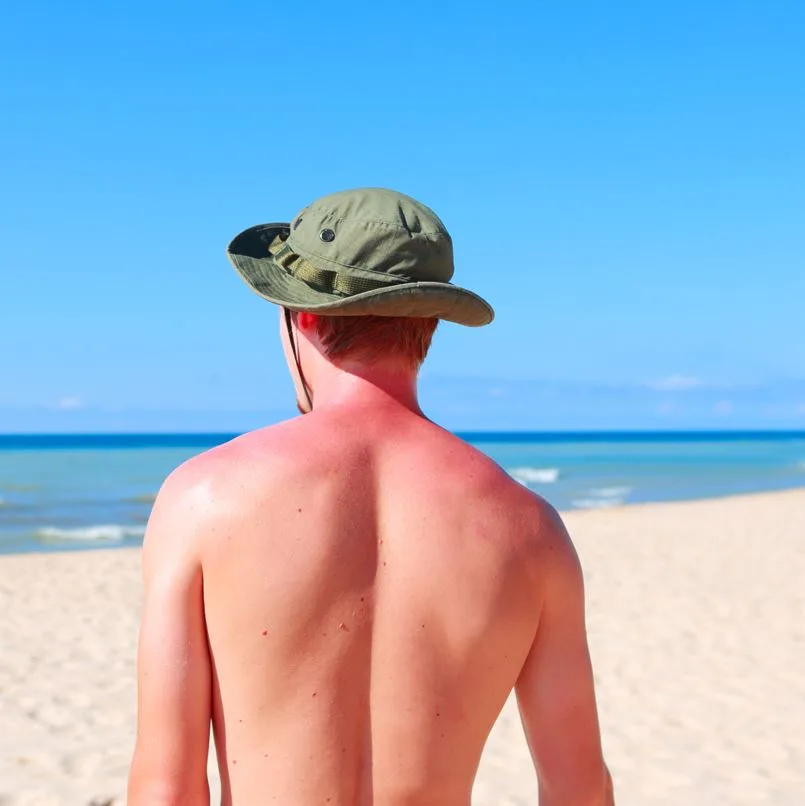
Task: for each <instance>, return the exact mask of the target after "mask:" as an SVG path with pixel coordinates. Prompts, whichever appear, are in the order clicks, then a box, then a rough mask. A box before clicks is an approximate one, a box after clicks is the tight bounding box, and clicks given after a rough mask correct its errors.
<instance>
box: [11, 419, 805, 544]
mask: <svg viewBox="0 0 805 806" xmlns="http://www.w3.org/2000/svg"><path fill="white" fill-rule="evenodd" d="M231 436H232V435H94V436H80V435H79V436H0V554H2V553H12V552H28V551H68V550H76V549H86V548H91V547H101V546H103V547H109V546H128V545H138V544H139V543H140V542H141V540H142V535H143V532H144V530H145V523H146V520H147V518H148V513H149V511H150V508H151V504H152V503H153V498H154V495H155V494H156V491H157V490H158V489H159V486H160V484H161V483H162V480H163V479H164V478H165V476H166V475H167V474H168V473H170V471H171V470H172V469H173V468H175V467H176V466H177V465H179V464H180V463H181V462H183V461H184V460H185V459H187V458H189V457H191V456H193V455H194V454H197V453H199V452H201V451H203V450H205V449H206V448H209V447H211V446H213V445H216V444H218V443H220V442H223V441H225V440H227V439H229V438H231ZM464 436H465V438H467V439H468V440H469V441H470V442H472V443H473V444H475V445H476V446H477V447H478V448H480V449H481V450H483V451H484V452H485V453H487V454H489V455H490V456H491V457H492V458H493V459H495V460H496V461H497V462H498V463H499V464H501V465H502V466H503V467H504V468H505V469H506V470H507V471H508V472H509V473H510V474H511V475H512V476H513V477H514V478H516V479H517V480H518V481H520V482H521V483H523V484H525V485H527V486H528V487H530V488H531V489H533V490H534V491H536V492H538V493H540V494H541V495H543V496H545V497H546V498H547V499H548V500H549V501H551V503H552V504H554V505H555V506H556V507H558V508H559V509H562V510H568V509H583V508H598V507H611V506H617V505H621V504H629V503H638V502H647V501H673V500H686V499H694V498H711V497H716V496H722V495H733V494H739V493H747V492H758V491H764V490H781V489H787V488H791V487H800V486H805V432H801V433H791V432H789V433H779V432H778V433H765V434H764V433H724V432H720V433H709V434H708V433H693V434H681V433H665V434H601V433H599V434H514V433H509V434H496V435H495V434H466V435H464Z"/></svg>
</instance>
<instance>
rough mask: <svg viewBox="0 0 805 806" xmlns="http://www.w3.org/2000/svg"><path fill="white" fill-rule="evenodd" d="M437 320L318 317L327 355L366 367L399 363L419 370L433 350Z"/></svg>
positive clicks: (382, 317) (320, 333) (395, 317)
mask: <svg viewBox="0 0 805 806" xmlns="http://www.w3.org/2000/svg"><path fill="white" fill-rule="evenodd" d="M437 324H439V320H438V319H420V318H415V317H400V316H319V315H316V332H317V334H318V336H319V339H320V340H321V343H322V345H323V347H324V354H325V355H326V356H327V357H328V358H330V359H332V360H337V359H339V358H346V357H349V358H355V359H358V360H360V361H364V362H365V363H367V364H376V363H381V362H384V361H387V360H388V361H390V362H398V363H402V364H404V365H405V366H406V367H410V368H414V369H416V368H418V367H419V365H420V364H421V363H422V362H423V361H424V360H425V356H426V355H427V354H428V349H429V348H430V343H431V339H432V338H433V333H434V331H435V330H436V325H437Z"/></svg>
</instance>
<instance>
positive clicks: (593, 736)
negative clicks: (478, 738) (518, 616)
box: [516, 513, 608, 804]
mask: <svg viewBox="0 0 805 806" xmlns="http://www.w3.org/2000/svg"><path fill="white" fill-rule="evenodd" d="M550 519H551V524H550V526H549V527H548V529H549V533H548V534H546V535H544V536H545V541H544V545H543V549H544V551H543V552H542V555H543V558H544V574H545V576H544V585H545V588H544V589H545V596H544V600H543V603H542V611H541V614H540V620H539V626H538V628H537V632H536V636H535V639H534V642H533V645H532V647H531V651H530V652H529V655H528V658H527V660H526V663H525V665H524V666H523V669H522V671H521V674H520V676H519V679H518V681H517V684H516V692H517V700H518V704H519V707H520V714H521V717H522V720H523V726H524V728H525V731H526V736H527V738H528V744H529V747H530V749H531V754H532V756H533V758H534V763H535V766H536V768H537V775H538V777H539V784H540V803H543V801H544V802H545V803H546V804H554V803H557V804H576V803H584V804H588V803H589V804H598V803H601V804H603V803H605V797H606V795H605V793H606V787H607V780H608V773H607V771H606V767H605V766H604V760H603V755H602V751H601V738H600V731H599V724H598V713H597V709H596V702H595V690H594V684H593V672H592V664H591V662H590V653H589V649H588V646H587V631H586V626H585V617H584V582H583V577H582V572H581V566H580V564H579V560H578V556H577V555H576V551H575V549H574V547H573V544H572V543H571V542H570V538H569V536H568V535H567V532H566V531H565V529H564V526H563V524H562V523H561V520H560V519H559V517H558V515H556V514H555V513H552V514H551V518H550Z"/></svg>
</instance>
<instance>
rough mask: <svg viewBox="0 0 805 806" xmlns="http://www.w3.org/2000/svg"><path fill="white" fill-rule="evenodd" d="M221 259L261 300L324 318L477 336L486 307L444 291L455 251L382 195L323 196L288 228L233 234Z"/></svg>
mask: <svg viewBox="0 0 805 806" xmlns="http://www.w3.org/2000/svg"><path fill="white" fill-rule="evenodd" d="M227 256H228V257H229V260H230V261H231V263H232V265H233V266H234V267H235V268H236V269H237V270H238V272H239V273H240V275H241V277H242V278H243V279H244V280H245V281H246V282H247V283H248V284H249V286H250V287H251V288H252V289H253V290H254V291H255V292H257V293H258V294H259V295H260V296H262V297H264V298H265V299H267V300H269V301H270V302H274V303H276V304H277V305H282V306H283V307H284V308H288V309H289V310H293V311H310V312H312V313H321V314H326V315H328V316H362V315H374V316H416V317H424V318H436V319H446V320H448V321H451V322H458V323H459V324H463V325H470V326H479V325H485V324H488V323H489V322H491V321H492V318H493V317H494V312H493V310H492V308H491V306H490V305H489V304H488V303H487V302H486V301H485V300H483V299H482V298H481V297H479V296H478V295H477V294H473V293H472V292H471V291H467V290H466V289H463V288H460V287H459V286H456V285H454V284H453V283H451V282H450V279H451V278H452V276H453V243H452V240H451V239H450V235H449V234H448V232H447V230H446V229H445V227H444V224H442V222H441V221H440V220H439V218H438V217H437V216H436V214H435V213H434V212H433V211H432V210H430V209H429V208H427V207H425V205H424V204H421V203H420V202H418V201H416V200H414V199H412V198H410V197H409V196H405V195H403V194H402V193H396V192H395V191H392V190H385V189H382V188H365V189H361V190H348V191H343V192H341V193H335V194H333V195H331V196H325V197H324V198H322V199H319V200H318V201H315V202H313V204H311V205H309V206H308V207H306V208H305V209H304V210H302V211H301V212H300V213H299V214H298V215H297V216H296V218H295V219H294V220H293V222H291V223H290V224H282V223H280V224H261V225H258V226H256V227H250V228H249V229H247V230H244V231H243V232H241V233H240V235H238V236H237V237H236V238H235V239H234V240H233V241H232V242H231V243H230V244H229V247H228V248H227Z"/></svg>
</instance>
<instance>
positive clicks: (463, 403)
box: [0, 0, 805, 432]
mask: <svg viewBox="0 0 805 806" xmlns="http://www.w3.org/2000/svg"><path fill="white" fill-rule="evenodd" d="M803 27H805V6H803V4H801V3H797V2H793V0H792V1H791V2H775V3H767V4H760V3H756V2H731V3H717V2H714V1H712V0H710V1H705V2H702V1H701V0H700V2H687V1H683V2H678V3H674V4H659V3H637V2H631V3H629V2H627V3H616V4H605V3H601V2H572V1H571V2H565V3H562V4H559V3H551V4H549V3H544V2H531V3H510V4H506V5H502V6H495V7H490V6H489V5H488V4H483V5H482V4H472V3H466V2H465V3H461V4H459V3H453V2H443V3H438V4H433V3H424V2H423V3H417V2H409V3H406V4H403V5H399V4H394V5H392V4H387V5H386V4H378V3H368V2H355V3H351V4H342V5H341V6H338V5H333V4H330V3H327V4H325V3H318V2H308V3H304V4H285V7H282V8H281V7H280V6H279V5H278V4H274V3H270V4H269V3H257V2H233V3H230V4H221V3H209V2H194V3H189V2H174V3H170V4H163V3H156V2H150V1H149V0H144V1H143V2H140V3H138V4H136V5H135V4H126V5H124V4H121V3H101V2H83V3H72V4H68V3H63V2H58V3H57V2H37V0H32V2H27V3H24V4H21V3H20V4H14V5H9V6H8V7H7V8H4V11H3V25H2V27H0V68H2V72H3V75H4V80H3V81H2V82H0V105H2V109H3V113H2V118H3V124H2V126H0V149H2V154H3V160H2V162H3V170H2V180H0V213H2V215H0V276H1V277H2V285H0V361H1V362H2V363H1V364H0V367H1V368H2V373H1V374H0V432H3V431H76V430H78V431H82V430H83V431H87V430H89V431H95V430H176V429H178V430H241V429H246V428H251V427H256V426H258V425H262V424H265V423H269V422H273V421H275V420H278V419H281V418H284V417H287V416H290V415H291V414H292V413H293V412H294V408H293V405H292V400H291V387H290V384H289V381H288V380H287V377H286V373H285V369H284V364H283V359H282V356H281V351H280V348H279V345H278V343H277V338H276V332H277V325H276V313H275V309H274V308H273V307H272V306H270V305H269V304H268V303H265V302H263V301H262V300H260V299H259V298H258V297H256V296H253V295H251V294H250V293H249V292H248V291H247V289H246V288H245V286H243V285H242V283H241V282H240V281H239V280H238V279H237V277H236V275H235V273H234V271H233V270H232V269H231V268H230V267H229V265H228V263H227V262H226V259H225V257H224V247H225V245H226V243H227V242H228V240H229V239H230V238H231V237H232V236H233V235H234V234H235V233H236V232H238V231H239V230H241V229H243V228H244V227H246V226H248V225H250V224H254V223H259V222H263V221H270V220H278V219H283V218H290V217H292V216H293V214H294V213H295V212H296V211H297V210H298V209H300V208H301V207H302V206H304V205H305V204H306V203H308V202H309V201H311V200H312V199H314V198H316V197H318V196H320V195H323V194H326V193H330V192H333V191H335V190H341V189H344V188H347V187H359V186H387V187H393V188H397V189H399V190H402V191H404V192H406V193H409V194H411V195H413V196H416V197H417V198H420V199H421V200H422V201H424V202H425V203H426V204H429V205H430V206H431V207H433V208H434V209H435V210H436V211H437V212H438V213H439V214H440V215H441V217H442V218H443V219H444V221H445V222H446V224H447V225H448V228H449V229H450V230H451V232H452V234H453V238H454V241H455V247H456V259H457V273H456V277H455V279H456V281H457V282H460V283H461V284H463V285H466V286H468V287H470V288H472V289H473V290H476V291H478V292H479V293H481V294H483V295H484V296H486V297H487V298H488V299H489V300H490V301H491V302H492V304H493V305H494V306H495V308H496V310H497V319H496V321H495V323H494V324H493V325H491V326H490V327H488V328H482V329H479V330H470V329H464V328H460V327H458V326H453V325H445V326H443V328H442V329H441V331H440V332H439V333H438V334H437V338H436V341H435V344H434V348H433V352H432V356H431V357H430V359H429V360H428V363H427V365H426V368H425V370H424V372H423V377H422V385H421V389H422V397H423V402H424V405H425V407H426V410H427V411H428V412H429V413H430V414H431V415H432V416H434V417H435V418H437V419H440V420H441V421H442V422H443V423H444V424H445V425H447V426H448V427H452V428H459V429H483V428H495V429H499V428H530V429H542V428H548V429H563V428H621V429H628V428H691V427H725V428H741V427H759V428H766V427H768V428H784V427H788V428H796V427H800V428H805V335H804V333H805V327H803V308H804V307H805V305H804V304H803V300H805V147H803V146H804V145H805V50H803V48H802V47H801V31H802V30H803Z"/></svg>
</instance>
